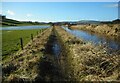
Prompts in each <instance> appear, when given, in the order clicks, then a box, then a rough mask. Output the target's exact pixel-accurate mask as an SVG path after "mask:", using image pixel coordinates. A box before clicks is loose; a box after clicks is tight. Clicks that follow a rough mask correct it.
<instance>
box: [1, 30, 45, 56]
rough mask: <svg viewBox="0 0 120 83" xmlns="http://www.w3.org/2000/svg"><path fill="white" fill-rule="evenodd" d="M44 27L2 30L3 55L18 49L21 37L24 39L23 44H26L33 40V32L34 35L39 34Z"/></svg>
mask: <svg viewBox="0 0 120 83" xmlns="http://www.w3.org/2000/svg"><path fill="white" fill-rule="evenodd" d="M43 30H44V29H35V30H34V29H33V30H10V31H8V30H7V31H6V30H3V31H2V42H3V44H2V55H3V58H4V57H6V55H11V54H13V53H14V52H16V51H18V50H19V49H20V48H21V47H20V38H22V39H23V45H24V46H25V45H26V43H28V41H30V40H31V34H33V36H36V35H37V32H38V33H40V32H41V31H43Z"/></svg>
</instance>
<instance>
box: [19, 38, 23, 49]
mask: <svg viewBox="0 0 120 83" xmlns="http://www.w3.org/2000/svg"><path fill="white" fill-rule="evenodd" d="M20 45H21V49H22V50H23V39H22V38H20Z"/></svg>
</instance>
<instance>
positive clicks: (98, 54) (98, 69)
mask: <svg viewBox="0 0 120 83" xmlns="http://www.w3.org/2000/svg"><path fill="white" fill-rule="evenodd" d="M56 30H57V31H58V34H59V35H60V37H61V39H64V40H62V41H63V42H64V45H65V47H66V48H67V49H68V54H69V55H67V58H66V59H65V61H68V62H69V64H66V65H67V66H66V67H68V66H69V70H71V71H69V77H71V78H73V77H74V79H75V80H76V81H116V80H119V79H120V72H119V70H120V67H119V65H120V63H119V61H120V59H119V58H120V55H119V54H108V53H107V51H106V48H104V47H103V46H94V45H93V44H91V43H89V42H88V43H85V42H84V41H83V40H81V39H78V38H76V37H74V36H73V35H70V34H69V33H67V32H66V31H65V30H64V29H62V28H60V27H56ZM66 63H67V62H66Z"/></svg>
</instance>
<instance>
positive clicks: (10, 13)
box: [7, 10, 15, 15]
mask: <svg viewBox="0 0 120 83" xmlns="http://www.w3.org/2000/svg"><path fill="white" fill-rule="evenodd" d="M7 14H9V15H15V13H14V12H13V11H11V10H7Z"/></svg>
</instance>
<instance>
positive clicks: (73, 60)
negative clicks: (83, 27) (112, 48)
mask: <svg viewBox="0 0 120 83" xmlns="http://www.w3.org/2000/svg"><path fill="white" fill-rule="evenodd" d="M29 35H30V34H29ZM56 42H57V44H56ZM59 46H60V50H59ZM55 48H56V49H55ZM55 51H56V53H55ZM58 51H59V52H60V53H59V52H58ZM119 55H120V54H119V53H117V52H116V53H111V54H110V53H108V52H107V48H105V47H104V46H102V45H98V46H95V45H94V44H92V43H90V42H85V41H84V40H82V39H80V38H77V37H75V36H74V35H72V34H70V33H68V32H66V31H65V30H64V29H63V28H61V26H54V27H51V28H48V29H46V30H45V31H44V32H42V33H41V34H39V35H38V36H37V37H34V39H33V41H31V42H29V43H28V44H27V45H26V46H25V48H24V50H20V51H18V52H16V53H15V54H14V55H13V56H10V57H9V59H4V60H3V63H2V65H3V66H2V69H3V78H2V79H3V81H4V82H18V81H19V82H23V81H24V82H38V81H44V82H48V81H72V82H73V81H76V82H81V81H118V80H120V72H119V70H120V67H119V65H120V63H119V61H120V56H119Z"/></svg>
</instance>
